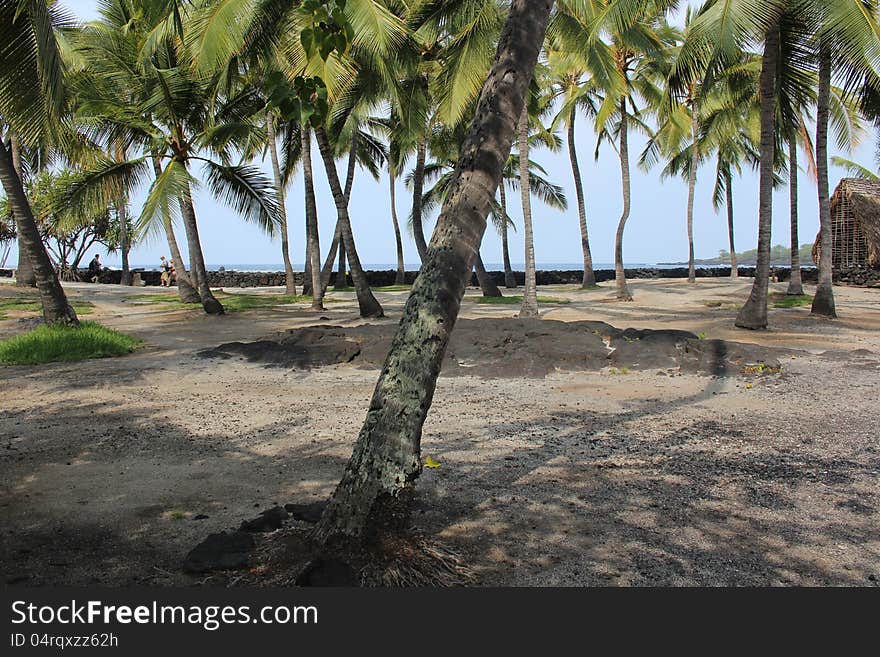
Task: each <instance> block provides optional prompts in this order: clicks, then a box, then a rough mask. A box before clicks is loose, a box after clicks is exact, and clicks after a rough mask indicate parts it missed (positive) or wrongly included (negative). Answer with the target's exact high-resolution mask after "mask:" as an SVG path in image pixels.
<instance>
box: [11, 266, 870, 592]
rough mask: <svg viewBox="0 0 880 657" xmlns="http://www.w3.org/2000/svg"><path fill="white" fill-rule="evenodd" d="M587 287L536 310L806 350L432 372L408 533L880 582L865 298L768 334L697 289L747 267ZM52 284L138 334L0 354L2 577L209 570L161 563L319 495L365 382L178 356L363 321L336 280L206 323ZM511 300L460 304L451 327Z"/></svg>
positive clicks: (491, 548) (796, 579) (506, 309)
mask: <svg viewBox="0 0 880 657" xmlns="http://www.w3.org/2000/svg"><path fill="white" fill-rule="evenodd" d="M607 285H608V284H606V287H604V288H603V289H601V290H595V291H580V290H576V289H575V288H574V287H554V288H541V290H540V293H541V294H542V295H548V296H555V297H559V298H567V299H570V300H571V303H570V304H569V305H565V306H545V307H544V308H543V316H544V317H547V318H552V319H557V320H563V321H574V320H601V321H606V322H608V323H610V324H612V325H614V326H616V327H618V328H626V327H636V328H653V329H658V328H675V329H684V330H687V331H692V332H694V333H705V335H706V336H707V337H709V338H721V339H728V340H738V341H741V342H753V343H757V344H762V345H766V346H777V347H786V348H796V349H799V350H803V352H804V353H803V355H799V356H797V357H795V358H791V359H788V360H786V362H785V363H784V366H783V370H782V373H780V374H773V375H769V376H759V377H746V376H731V377H708V376H696V375H688V374H680V373H678V372H675V371H667V370H660V371H658V370H654V371H633V372H630V373H626V374H619V373H618V374H614V373H612V372H611V371H609V370H603V371H600V372H564V371H555V372H552V373H550V374H549V375H548V376H546V377H545V378H534V379H523V378H518V379H484V378H479V377H475V376H456V377H441V379H440V382H439V385H438V388H437V394H436V397H435V401H434V405H433V407H432V409H431V413H430V415H429V418H428V421H427V423H426V425H425V431H424V438H423V445H422V447H423V455H424V456H431V457H432V458H434V459H436V460H437V461H439V462H440V464H441V466H440V467H439V468H437V469H433V470H428V469H426V470H425V472H424V474H423V475H422V477H421V479H420V480H419V483H418V504H417V512H416V515H415V523H416V525H417V527H419V528H420V529H422V530H423V531H425V532H426V533H428V534H429V535H433V536H436V537H437V538H439V539H440V540H441V541H442V542H443V543H445V544H446V545H448V546H450V547H451V548H453V549H454V550H455V551H457V552H459V553H460V554H461V555H463V556H464V558H465V561H467V562H468V563H469V564H470V565H472V566H473V567H474V568H475V570H476V571H477V573H478V577H479V583H480V584H483V585H515V586H519V585H526V586H532V585H535V586H546V585H821V584H834V585H869V586H870V585H876V584H877V580H878V578H880V485H878V475H880V440H878V433H880V432H878V429H877V421H876V418H877V417H878V415H880V400H878V395H877V381H878V372H880V292H878V291H877V290H867V289H856V288H836V294H837V303H838V310H839V312H840V315H841V319H840V320H838V321H836V322H833V323H832V322H828V321H822V320H816V319H813V318H811V317H810V315H809V308H797V309H786V310H782V309H778V310H771V318H770V321H771V325H772V329H771V330H769V331H766V332H760V333H752V332H744V331H741V330H737V329H735V328H733V318H734V316H735V310H732V309H728V308H727V307H726V306H725V307H722V308H721V309H713V308H709V307H707V306H706V305H705V301H707V300H724V301H726V302H730V303H736V302H741V301H742V300H744V299H745V297H746V296H747V293H748V289H749V286H750V285H751V280H748V279H747V280H743V281H742V282H733V281H727V280H720V279H717V280H716V279H709V280H701V281H700V282H699V283H698V284H697V285H696V287H691V286H689V285H688V284H687V283H686V282H684V281H669V280H664V281H633V282H631V286H632V289H633V292H634V294H635V297H636V301H635V302H634V303H629V304H620V303H615V302H612V301H611V300H610V296H611V294H610V293H611V288H610V287H607ZM68 287H69V290H70V292H71V294H72V295H74V296H79V297H81V298H83V299H88V300H91V301H93V302H94V303H95V304H96V308H95V313H94V314H93V316H92V317H93V318H94V319H97V320H99V321H101V322H102V323H105V324H107V325H109V326H112V327H114V328H117V329H120V330H124V331H126V332H129V333H131V334H133V335H136V336H138V337H140V338H142V339H143V340H144V341H145V343H146V346H145V347H144V348H143V349H141V350H139V351H138V352H136V353H135V354H132V355H131V356H128V357H124V358H118V359H113V360H101V361H89V362H85V363H78V364H73V365H71V364H56V365H48V366H42V367H2V368H0V391H2V392H0V399H2V404H0V569H2V573H3V577H4V578H5V581H6V582H7V583H8V584H16V585H51V584H80V585H82V584H105V585H127V584H135V583H136V584H148V585H168V584H186V583H194V582H198V581H204V578H196V577H192V576H188V575H185V574H183V573H182V572H181V569H180V564H181V561H182V559H183V556H184V555H185V554H186V553H187V552H188V551H189V550H190V549H191V548H192V547H193V546H194V545H195V544H197V543H198V542H199V541H201V540H202V539H203V538H204V537H205V536H206V535H207V534H209V533H211V532H216V531H221V530H224V529H230V528H236V527H237V526H238V525H239V523H240V522H241V521H242V520H245V519H249V518H252V517H254V516H255V515H257V513H259V512H260V511H261V510H264V509H267V508H269V507H272V506H275V505H276V504H284V503H287V502H309V501H314V500H320V499H324V498H326V497H327V496H328V495H329V494H330V492H331V491H332V489H333V486H334V485H335V483H336V482H337V481H338V479H339V477H340V475H341V472H342V469H343V467H344V465H345V463H346V460H347V459H348V457H349V455H350V453H351V448H352V444H353V441H354V438H355V437H356V435H357V431H358V429H359V428H360V424H361V422H362V420H363V417H364V413H365V410H366V407H367V403H368V399H369V397H370V394H371V392H372V387H373V385H374V384H375V381H376V376H377V372H376V371H375V370H366V369H362V368H357V367H354V366H351V365H339V366H330V367H323V368H320V369H317V370H313V371H294V370H290V369H286V368H278V367H274V368H272V367H265V366H262V365H260V364H254V363H248V362H246V361H243V360H239V359H228V360H218V359H206V358H203V357H200V356H198V355H197V352H199V351H200V350H203V349H207V348H211V347H215V346H217V345H219V344H221V343H225V342H231V341H248V340H256V339H259V338H262V337H264V336H268V335H272V334H273V333H275V332H277V331H281V330H285V329H289V328H294V327H300V326H307V325H311V324H316V323H320V324H336V325H340V326H353V325H357V324H359V323H360V320H359V319H358V318H357V309H356V305H355V304H354V302H353V295H351V294H347V293H336V294H335V296H336V297H338V298H343V299H345V302H344V303H334V304H328V309H327V311H326V312H324V313H323V314H321V315H320V316H316V315H315V314H313V313H310V312H309V311H308V310H306V309H305V307H302V306H286V307H281V308H275V309H271V310H258V311H249V312H246V313H240V314H234V315H228V316H225V317H221V318H214V317H207V316H204V315H202V314H201V313H200V312H197V311H189V310H163V309H161V308H158V307H155V306H153V307H149V306H134V305H133V304H132V301H131V300H130V299H126V297H128V296H130V295H132V294H135V293H138V291H133V290H131V289H130V288H128V289H124V288H120V287H117V286H109V285H105V286H89V285H70V286H68ZM774 288H776V289H777V290H778V291H784V289H785V286H784V285H774ZM7 291H8V289H7ZM230 291H231V290H230ZM0 292H2V289H0ZM144 292H145V293H155V292H156V290H155V289H152V290H146V291H144ZM248 292H253V290H248ZM262 293H272V291H268V290H265V291H262ZM475 294H478V292H477V291H470V292H469V296H471V295H475ZM378 296H379V298H380V300H381V302H382V303H383V305H384V306H385V308H386V312H387V313H388V315H389V317H388V319H386V320H382V321H383V322H387V323H390V324H394V323H396V322H397V321H398V319H399V317H400V312H401V308H402V304H403V302H404V300H405V297H406V295H405V293H382V294H379V295H378ZM516 310H517V307H516V306H483V305H477V304H475V303H472V302H471V301H469V300H466V301H465V304H464V307H463V313H462V317H466V318H471V319H477V318H480V317H512V316H513V315H514V314H515V313H516ZM322 318H323V319H322ZM21 330H22V323H21V322H20V321H19V316H18V315H15V314H14V313H11V314H10V318H9V319H7V320H5V321H2V320H0V337H6V336H8V335H11V334H14V333H16V332H19V331H21ZM197 516H199V517H202V516H207V517H206V518H204V517H202V518H201V519H196V517H197ZM209 581H210V580H209Z"/></svg>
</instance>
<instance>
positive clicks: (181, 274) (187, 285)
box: [150, 153, 202, 303]
mask: <svg viewBox="0 0 880 657" xmlns="http://www.w3.org/2000/svg"><path fill="white" fill-rule="evenodd" d="M150 157H151V159H152V161H153V172H154V173H155V174H156V178H157V179H158V178H159V176H161V175H162V165H161V164H160V162H159V155H158V154H157V153H152V154H151V156H150ZM162 226H163V228H164V229H165V237H166V239H167V241H168V249H169V251H170V252H171V260H172V261H173V262H174V270H175V272H176V273H177V294H178V297H179V298H180V300H181V301H182V302H183V303H201V302H202V298H201V297H200V296H199V293H198V292H197V291H196V288H195V285H193V282H192V277H191V276H190V273H189V272H188V271H187V270H186V267H185V266H184V264H183V256H181V255H180V247H179V246H178V245H177V238H176V237H175V236H174V225H173V224H172V222H171V216H170V214H169V213H168V212H167V211H165V210H163V211H162Z"/></svg>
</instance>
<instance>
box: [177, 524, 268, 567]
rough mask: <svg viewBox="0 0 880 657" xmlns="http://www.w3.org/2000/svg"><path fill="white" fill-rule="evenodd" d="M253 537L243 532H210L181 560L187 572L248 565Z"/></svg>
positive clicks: (252, 546)
mask: <svg viewBox="0 0 880 657" xmlns="http://www.w3.org/2000/svg"><path fill="white" fill-rule="evenodd" d="M253 548H254V537H253V536H251V535H250V534H246V533H244V532H220V533H219V534H211V535H210V536H208V538H206V539H205V540H204V541H202V542H201V543H199V544H198V545H197V546H195V547H194V548H193V549H192V550H190V552H189V554H187V555H186V559H184V561H183V569H184V570H185V571H186V572H189V573H207V572H210V571H212V570H235V569H237V568H244V567H246V566H247V565H248V560H249V558H250V552H251V550H253Z"/></svg>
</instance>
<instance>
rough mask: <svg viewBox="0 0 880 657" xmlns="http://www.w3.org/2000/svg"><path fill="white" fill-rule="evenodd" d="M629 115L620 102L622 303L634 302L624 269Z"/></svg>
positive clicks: (617, 270) (617, 267) (618, 257)
mask: <svg viewBox="0 0 880 657" xmlns="http://www.w3.org/2000/svg"><path fill="white" fill-rule="evenodd" d="M628 121H629V114H628V113H627V111H626V98H622V99H621V100H620V149H619V150H620V181H621V189H622V190H623V213H622V214H621V215H620V221H619V222H618V224H617V234H616V235H615V237H614V282H615V284H616V286H617V298H618V299H619V300H621V301H632V300H633V297H632V294H630V291H629V287H628V286H627V284H626V270H624V268H623V231H624V229H625V228H626V221H627V219H629V213H630V204H631V202H632V200H631V193H632V190H631V189H630V172H629V123H628Z"/></svg>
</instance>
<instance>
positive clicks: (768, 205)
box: [735, 23, 780, 330]
mask: <svg viewBox="0 0 880 657" xmlns="http://www.w3.org/2000/svg"><path fill="white" fill-rule="evenodd" d="M779 38H780V35H779V24H778V23H776V24H775V25H773V26H772V27H770V29H769V30H767V35H766V37H765V38H764V54H763V56H762V58H761V60H762V61H761V81H760V93H761V164H760V183H759V198H760V201H759V204H758V257H757V265H756V267H755V282H754V284H753V285H752V291H751V293H750V294H749V298H748V300H747V301H746V303H745V305H744V306H743V307H742V308H741V309H740V311H739V314H738V315H737V317H736V322H735V324H736V326H738V327H739V328H745V329H753V330H758V329H765V328H767V294H768V291H769V286H770V280H769V278H770V233H771V229H772V224H773V165H774V161H773V160H774V154H775V139H776V134H775V133H776V68H777V65H778V62H779Z"/></svg>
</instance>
